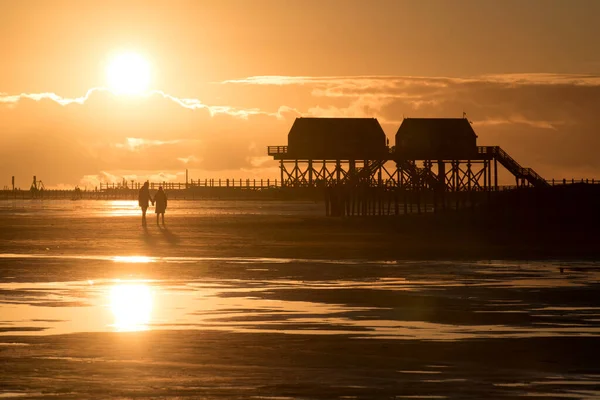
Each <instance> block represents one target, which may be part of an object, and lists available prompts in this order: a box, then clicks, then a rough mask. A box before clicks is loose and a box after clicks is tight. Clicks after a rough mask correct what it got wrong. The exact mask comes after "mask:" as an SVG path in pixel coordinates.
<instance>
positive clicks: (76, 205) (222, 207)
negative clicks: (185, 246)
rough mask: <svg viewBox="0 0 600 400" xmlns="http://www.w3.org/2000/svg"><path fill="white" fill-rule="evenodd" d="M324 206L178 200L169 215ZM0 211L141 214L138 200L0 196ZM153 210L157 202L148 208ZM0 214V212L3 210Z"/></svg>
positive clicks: (288, 211) (301, 211)
mask: <svg viewBox="0 0 600 400" xmlns="http://www.w3.org/2000/svg"><path fill="white" fill-rule="evenodd" d="M324 210H325V209H324V206H323V205H322V204H321V203H316V202H312V201H279V200H269V201H252V200H237V201H236V200H175V201H171V202H169V207H168V209H167V216H169V215H176V216H181V215H194V216H203V215H215V216H218V215H298V216H306V215H312V216H322V215H323V214H324V212H325V211H324ZM0 213H7V214H10V215H21V216H64V217H68V218H72V217H77V216H80V217H94V216H97V217H127V216H139V215H140V208H139V206H138V202H137V200H74V201H68V200H39V199H38V200H18V199H17V200H0ZM148 213H149V214H153V213H154V206H150V208H149V209H148ZM0 215H1V214H0Z"/></svg>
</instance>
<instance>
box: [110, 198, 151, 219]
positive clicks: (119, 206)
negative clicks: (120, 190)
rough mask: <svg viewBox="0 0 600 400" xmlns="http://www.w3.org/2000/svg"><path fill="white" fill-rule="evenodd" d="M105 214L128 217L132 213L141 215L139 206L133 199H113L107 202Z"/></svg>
mask: <svg viewBox="0 0 600 400" xmlns="http://www.w3.org/2000/svg"><path fill="white" fill-rule="evenodd" d="M109 207H110V208H109V210H107V212H106V213H107V214H108V215H110V216H113V217H128V216H132V215H141V214H142V212H141V211H140V207H139V206H138V203H137V201H134V200H113V201H111V202H109Z"/></svg>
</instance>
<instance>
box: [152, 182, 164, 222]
mask: <svg viewBox="0 0 600 400" xmlns="http://www.w3.org/2000/svg"><path fill="white" fill-rule="evenodd" d="M154 202H155V203H156V208H155V209H154V210H155V211H154V212H156V225H158V216H159V215H162V224H163V226H165V211H166V209H167V194H166V193H165V191H164V190H163V188H162V186H160V187H159V188H158V192H156V195H155V196H154Z"/></svg>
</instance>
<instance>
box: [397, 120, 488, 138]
mask: <svg viewBox="0 0 600 400" xmlns="http://www.w3.org/2000/svg"><path fill="white" fill-rule="evenodd" d="M396 135H401V136H421V135H424V136H429V137H431V136H438V135H445V136H461V137H464V136H474V137H477V134H475V131H474V130H473V127H472V126H471V123H470V122H469V120H468V119H466V118H405V119H404V120H403V121H402V125H400V128H398V132H397V133H396Z"/></svg>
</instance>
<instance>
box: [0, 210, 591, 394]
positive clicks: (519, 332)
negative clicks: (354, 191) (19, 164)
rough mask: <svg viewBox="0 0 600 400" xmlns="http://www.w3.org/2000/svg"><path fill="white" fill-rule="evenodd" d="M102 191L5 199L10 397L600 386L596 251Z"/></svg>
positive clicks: (2, 355) (3, 321)
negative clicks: (511, 249)
mask: <svg viewBox="0 0 600 400" xmlns="http://www.w3.org/2000/svg"><path fill="white" fill-rule="evenodd" d="M67 203H68V202H67ZM94 204H95V205H94V206H93V207H81V208H77V207H79V206H75V205H74V206H64V205H60V204H56V205H54V206H45V207H43V208H39V209H35V208H34V207H21V208H18V207H10V206H5V207H4V208H2V207H0V215H1V219H0V398H47V397H51V398H72V399H82V398H224V399H225V398H227V399H229V398H239V399H247V398H290V399H340V398H382V399H383V398H385V399H388V398H482V397H484V396H486V397H488V398H515V397H521V396H536V397H543V398H589V399H592V398H598V397H599V396H600V367H599V365H600V364H599V363H598V361H597V360H598V358H599V357H598V356H599V355H600V354H598V353H599V350H598V347H599V346H598V344H599V343H600V342H599V340H598V338H599V335H600V300H598V299H599V298H600V297H599V296H598V295H599V294H600V292H599V290H598V288H599V287H600V286H599V282H600V263H597V262H595V261H590V260H589V259H588V260H580V261H577V260H574V259H573V258H572V257H571V258H570V259H568V260H567V259H563V260H550V259H548V258H547V257H546V258H541V257H540V258H539V259H538V260H532V259H515V258H514V257H515V255H518V253H510V254H509V256H507V259H500V257H494V259H492V257H490V256H484V257H481V256H479V257H478V254H482V253H481V252H483V250H482V249H485V251H491V250H493V251H494V252H490V253H489V255H492V256H494V255H495V252H496V251H498V252H500V251H501V250H502V248H503V247H502V246H498V247H497V248H496V247H494V246H493V245H490V244H488V242H487V238H485V237H482V236H477V235H475V234H474V235H473V237H472V238H471V241H469V242H468V246H467V245H465V244H464V243H463V244H462V248H463V249H466V248H468V247H469V246H471V247H474V248H476V249H475V250H473V251H471V252H469V251H465V252H463V253H462V255H463V256H462V257H460V255H461V254H460V253H457V252H456V244H457V243H462V241H461V240H459V239H464V236H462V234H461V235H457V237H452V236H449V237H448V242H449V243H450V244H454V245H455V246H450V244H447V243H442V244H440V243H439V242H436V235H435V234H430V238H431V239H430V241H429V242H426V243H422V241H423V235H424V233H418V234H416V235H414V237H411V235H408V234H407V231H404V230H403V229H398V228H392V227H384V228H375V224H374V223H372V222H370V221H357V220H354V221H348V220H337V219H328V218H324V217H320V216H319V215H318V212H319V211H320V208H317V206H315V205H312V204H298V205H295V206H294V205H291V206H290V205H280V204H277V203H273V204H270V205H267V206H265V208H263V209H262V210H260V211H256V209H255V208H254V206H253V205H252V204H235V205H232V204H231V203H227V204H221V203H218V204H213V205H210V206H207V207H205V208H203V209H202V210H199V209H197V206H189V205H186V204H185V203H180V205H179V206H177V205H174V206H173V207H174V209H173V210H172V213H171V214H167V228H159V227H157V226H156V225H155V224H154V220H152V219H149V221H148V222H149V224H148V226H147V229H143V228H142V226H141V224H140V223H139V222H140V221H139V218H138V216H137V215H135V213H136V212H137V210H136V209H135V207H130V205H127V204H121V205H118V206H114V207H113V205H108V204H104V205H99V204H97V203H94ZM111 207H113V208H111ZM178 207H179V208H178ZM107 209H111V210H113V211H111V212H105V211H106V210H107ZM150 217H154V215H150ZM427 243H431V246H426V244H427ZM478 246H480V247H479V248H477V247H478ZM444 249H447V250H446V251H447V252H448V253H447V254H449V255H453V256H452V257H444V254H445V253H444ZM428 254H430V257H428ZM508 258H511V259H510V260H508ZM560 268H563V273H562V274H561V273H560V272H559V269H560ZM119 288H121V289H124V290H118V289H119ZM133 289H135V290H134V296H131V297H127V295H126V291H127V290H130V291H131V290H133ZM123 293H125V297H123V296H122V295H123ZM146 295H148V296H149V298H150V299H151V300H149V302H150V304H151V306H148V307H149V308H146V306H147V304H146V300H144V299H145V296H146ZM123 312H125V313H124V314H123ZM120 313H121V314H120ZM146 313H147V315H146Z"/></svg>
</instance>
